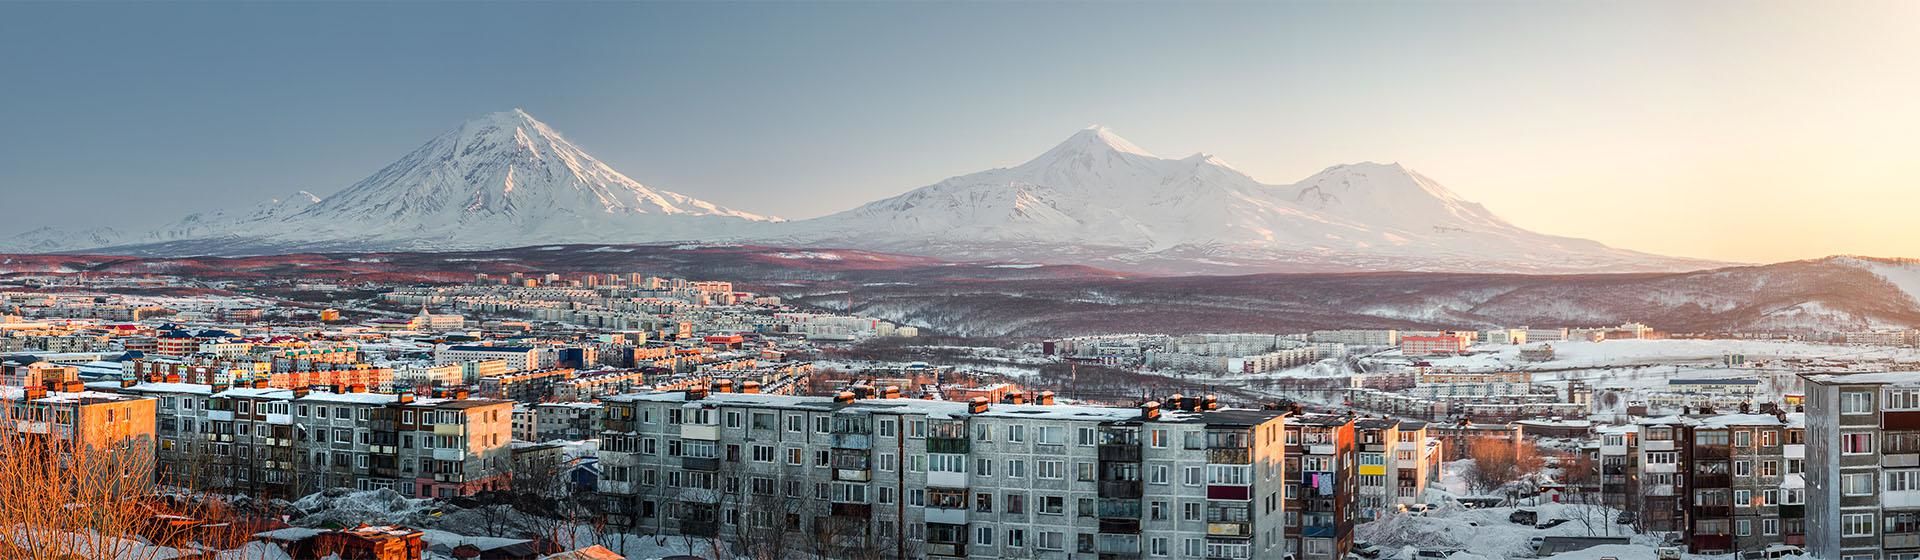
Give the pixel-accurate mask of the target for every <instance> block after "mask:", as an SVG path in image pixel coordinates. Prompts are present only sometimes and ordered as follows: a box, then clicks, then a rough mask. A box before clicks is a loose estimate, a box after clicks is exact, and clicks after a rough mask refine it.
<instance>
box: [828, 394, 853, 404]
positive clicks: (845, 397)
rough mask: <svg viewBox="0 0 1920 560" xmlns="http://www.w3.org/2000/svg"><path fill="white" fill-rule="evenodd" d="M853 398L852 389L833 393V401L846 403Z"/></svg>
mask: <svg viewBox="0 0 1920 560" xmlns="http://www.w3.org/2000/svg"><path fill="white" fill-rule="evenodd" d="M855 398H856V397H855V395H854V394H853V391H841V392H839V393H835V394H834V395H833V402H836V403H840V404H847V403H851V402H853V401H854V399H855Z"/></svg>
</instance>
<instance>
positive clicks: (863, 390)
mask: <svg viewBox="0 0 1920 560" xmlns="http://www.w3.org/2000/svg"><path fill="white" fill-rule="evenodd" d="M847 391H849V392H851V393H853V398H856V399H870V398H873V387H871V386H868V385H866V384H860V385H854V386H852V387H847Z"/></svg>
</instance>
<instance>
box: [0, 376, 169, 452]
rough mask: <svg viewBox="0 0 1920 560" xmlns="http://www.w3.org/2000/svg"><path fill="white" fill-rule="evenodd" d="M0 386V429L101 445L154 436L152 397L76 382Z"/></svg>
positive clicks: (143, 441) (77, 444)
mask: <svg viewBox="0 0 1920 560" xmlns="http://www.w3.org/2000/svg"><path fill="white" fill-rule="evenodd" d="M53 387H55V388H56V389H57V390H49V388H48V386H44V385H29V386H25V387H14V386H0V414H4V417H3V418H4V420H5V421H4V422H0V435H5V436H8V437H22V438H39V439H42V440H45V441H47V442H49V443H56V442H57V443H59V444H61V445H63V446H68V445H70V446H74V447H90V448H96V449H103V448H107V447H109V446H112V445H115V444H117V443H120V442H127V441H132V442H139V443H137V444H136V445H137V446H139V447H142V448H144V447H145V445H146V442H151V441H152V440H153V436H154V424H153V422H154V421H153V411H154V401H153V400H151V399H143V398H138V397H134V396H129V395H120V394H115V393H103V392H99V391H87V390H81V389H80V387H78V383H71V384H61V383H55V384H53Z"/></svg>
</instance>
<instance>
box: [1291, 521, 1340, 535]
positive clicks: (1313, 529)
mask: <svg viewBox="0 0 1920 560" xmlns="http://www.w3.org/2000/svg"><path fill="white" fill-rule="evenodd" d="M1339 532H1340V526H1339V525H1336V524H1332V523H1322V524H1319V525H1304V526H1301V527H1300V536H1302V537H1307V538H1333V536H1334V535H1336V534H1338V533H1339Z"/></svg>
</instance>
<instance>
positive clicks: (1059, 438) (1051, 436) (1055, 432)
mask: <svg viewBox="0 0 1920 560" xmlns="http://www.w3.org/2000/svg"><path fill="white" fill-rule="evenodd" d="M1035 429H1037V430H1039V436H1040V438H1039V440H1038V443H1040V444H1041V445H1061V444H1064V443H1066V442H1067V435H1066V432H1067V431H1066V429H1065V428H1061V427H1059V426H1041V427H1039V428H1035Z"/></svg>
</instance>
